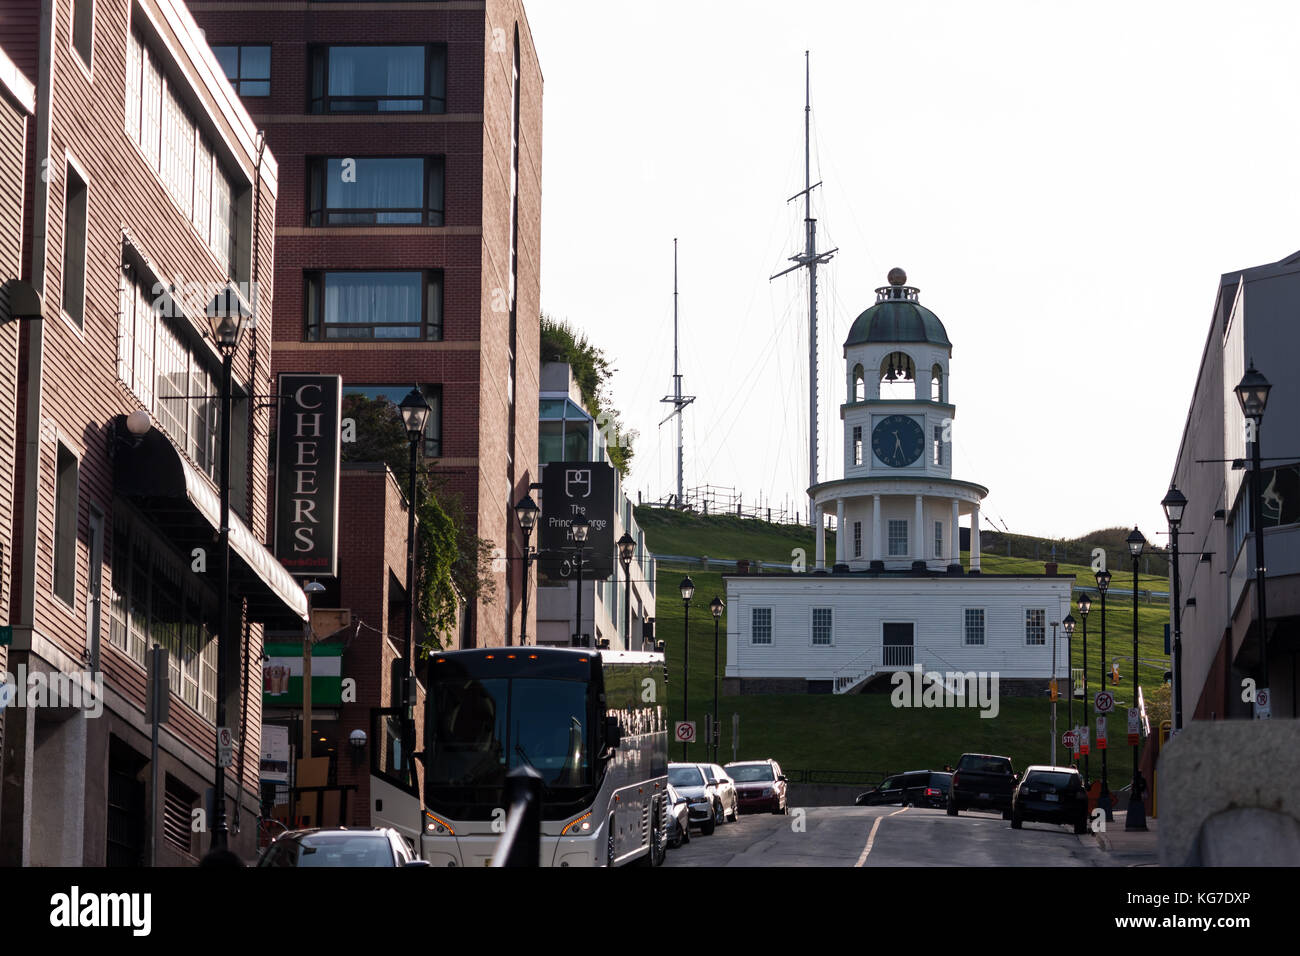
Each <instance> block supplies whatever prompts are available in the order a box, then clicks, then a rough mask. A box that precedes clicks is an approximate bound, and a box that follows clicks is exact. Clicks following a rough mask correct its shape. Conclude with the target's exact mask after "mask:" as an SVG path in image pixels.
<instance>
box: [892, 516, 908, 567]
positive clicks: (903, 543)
mask: <svg viewBox="0 0 1300 956" xmlns="http://www.w3.org/2000/svg"><path fill="white" fill-rule="evenodd" d="M907 554H908V551H907V522H906V521H899V520H897V519H890V522H889V556H890V557H891V558H897V557H906V556H907Z"/></svg>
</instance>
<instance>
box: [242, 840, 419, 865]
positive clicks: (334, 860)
mask: <svg viewBox="0 0 1300 956" xmlns="http://www.w3.org/2000/svg"><path fill="white" fill-rule="evenodd" d="M262 865H263V866H299V867H302V866H393V865H394V863H393V851H392V848H391V847H390V846H389V845H388V838H387V837H385V836H384V835H383V834H381V833H356V834H348V835H346V836H340V835H336V834H314V835H313V834H309V835H307V836H302V837H289V838H286V839H282V840H280V841H278V842H276V843H275V844H274V845H273V846H272V847H271V848H270V849H269V850H268V851H267V856H266V859H265V860H264V861H263V863H262Z"/></svg>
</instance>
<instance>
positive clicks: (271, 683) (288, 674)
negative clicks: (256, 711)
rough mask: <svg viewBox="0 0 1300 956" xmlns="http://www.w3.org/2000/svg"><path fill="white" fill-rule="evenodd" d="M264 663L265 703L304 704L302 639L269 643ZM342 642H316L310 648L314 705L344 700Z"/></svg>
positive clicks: (289, 705)
mask: <svg viewBox="0 0 1300 956" xmlns="http://www.w3.org/2000/svg"><path fill="white" fill-rule="evenodd" d="M266 654H267V656H268V657H270V660H268V661H267V662H266V663H265V664H263V665H262V706H263V707H301V706H302V642H301V641H290V642H287V643H269V644H267V645H266ZM342 664H343V645H342V644H338V643H329V644H317V645H316V646H315V647H313V648H312V651H311V702H312V706H323V707H338V706H339V705H340V704H342V703H343V667H342Z"/></svg>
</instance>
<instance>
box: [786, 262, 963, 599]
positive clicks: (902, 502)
mask: <svg viewBox="0 0 1300 956" xmlns="http://www.w3.org/2000/svg"><path fill="white" fill-rule="evenodd" d="M906 283H907V275H906V274H905V273H904V272H903V270H902V269H892V270H890V272H889V285H887V286H884V287H882V288H880V289H877V290H876V303H875V305H873V306H872V307H871V308H869V309H867V310H866V311H865V312H863V313H862V314H861V315H860V316H858V318H857V320H856V321H855V322H854V323H853V327H852V329H850V331H849V336H848V339H847V340H846V341H845V342H844V359H845V371H846V383H847V396H846V401H845V402H844V404H843V405H841V406H840V417H841V418H842V419H843V420H844V477H843V478H842V479H839V480H834V481H825V482H821V483H819V484H817V485H816V486H814V487H813V488H812V489H810V492H811V494H812V497H813V503H814V507H815V509H816V516H815V519H814V520H815V522H816V523H815V525H814V527H816V528H817V529H818V534H817V567H818V568H824V567H826V554H825V535H824V533H823V531H822V530H821V529H822V528H823V521H822V516H823V515H824V514H826V513H827V512H830V511H832V510H833V511H834V513H835V515H836V518H837V522H836V526H837V528H838V529H839V532H838V533H837V534H836V536H835V542H836V544H835V551H836V553H835V555H834V562H833V563H834V564H835V565H836V566H837V568H838V569H840V570H852V571H900V570H911V571H915V572H918V573H927V572H928V573H933V572H935V571H946V572H947V573H948V574H954V575H959V574H961V573H962V567H961V551H960V531H959V520H960V518H961V516H962V515H969V516H970V527H971V547H970V554H971V558H970V569H969V573H971V574H978V573H979V509H980V502H981V501H982V500H983V498H984V496H985V495H987V494H988V489H987V488H984V487H983V486H981V485H977V484H974V483H972V482H968V481H958V480H955V479H954V478H953V477H952V428H953V419H954V418H955V417H956V408H955V406H954V405H953V404H952V402H951V395H950V391H949V376H948V368H949V362H950V360H951V358H952V343H951V342H950V341H949V340H948V333H947V331H946V330H945V329H944V327H943V323H942V322H940V321H939V317H938V316H937V315H935V314H934V313H933V312H931V311H930V310H929V309H927V308H925V307H924V306H922V305H921V304H920V301H919V300H920V291H919V290H918V289H916V288H914V287H912V286H909V285H907V284H906Z"/></svg>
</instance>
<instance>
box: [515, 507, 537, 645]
mask: <svg viewBox="0 0 1300 956" xmlns="http://www.w3.org/2000/svg"><path fill="white" fill-rule="evenodd" d="M541 510H542V509H541V508H539V507H537V502H535V501H534V500H533V496H532V495H530V494H525V495H524V496H523V497H522V498H520V499H519V501H518V503H516V504H515V517H516V518H518V519H519V530H520V531H522V532H523V533H524V600H523V607H522V611H523V623H522V625H521V626H520V628H519V645H520V646H521V647H522V646H524V645H525V644H527V643H528V576H529V575H528V571H529V567H530V565H531V564H532V559H533V549H532V545H530V544H529V543H528V539H529V538H530V537H531V536H532V533H533V528H535V527H536V526H537V516H538V514H539V513H540V512H541Z"/></svg>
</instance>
